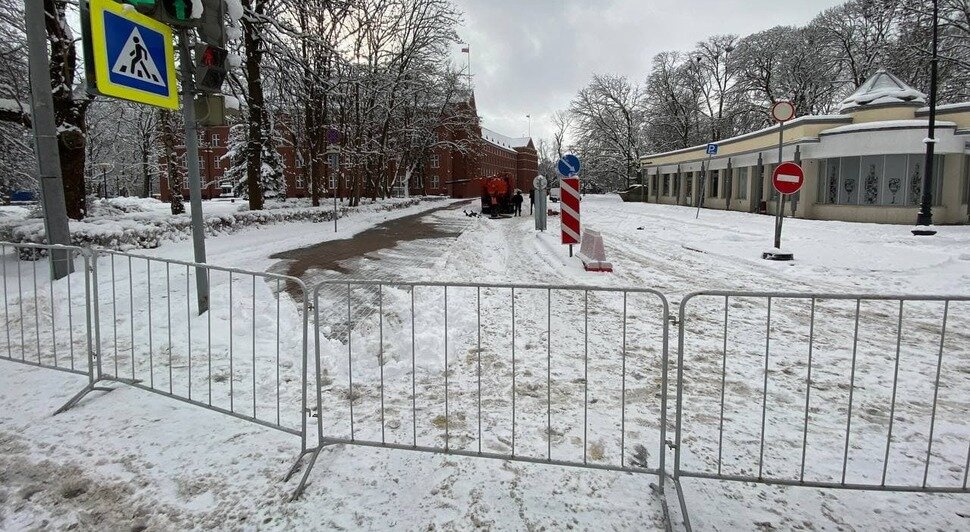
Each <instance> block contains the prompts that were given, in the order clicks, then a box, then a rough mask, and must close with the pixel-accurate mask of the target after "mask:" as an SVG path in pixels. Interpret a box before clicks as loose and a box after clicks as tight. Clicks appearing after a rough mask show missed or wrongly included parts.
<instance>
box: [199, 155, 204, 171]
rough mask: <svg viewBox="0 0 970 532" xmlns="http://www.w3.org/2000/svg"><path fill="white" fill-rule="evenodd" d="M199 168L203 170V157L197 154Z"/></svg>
mask: <svg viewBox="0 0 970 532" xmlns="http://www.w3.org/2000/svg"><path fill="white" fill-rule="evenodd" d="M199 170H202V171H203V172H204V171H205V157H203V156H201V155H200V156H199Z"/></svg>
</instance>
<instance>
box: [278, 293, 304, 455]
mask: <svg viewBox="0 0 970 532" xmlns="http://www.w3.org/2000/svg"><path fill="white" fill-rule="evenodd" d="M303 292H304V293H303V304H304V305H305V304H306V303H307V301H306V300H307V298H308V297H310V294H307V293H306V291H305V290H304V291H303ZM281 299H283V292H282V291H281V290H280V280H279V279H278V278H277V279H276V424H277V425H279V424H280V300H281ZM303 319H304V321H306V320H308V319H309V316H307V313H306V312H305V311H304V312H303ZM305 329H306V326H305V325H304V331H303V334H304V336H306V330H305ZM304 341H305V340H304ZM306 349H307V348H306V346H305V345H304V346H303V352H304V353H306ZM303 366H304V367H303V374H302V378H303V380H304V383H303V389H304V390H305V389H306V382H305V381H306V372H307V368H306V361H305V360H304V363H303ZM301 411H302V412H304V414H303V415H302V416H301V417H302V418H303V439H304V440H306V393H305V392H304V394H303V407H302V410H301ZM304 450H306V449H305V448H304Z"/></svg>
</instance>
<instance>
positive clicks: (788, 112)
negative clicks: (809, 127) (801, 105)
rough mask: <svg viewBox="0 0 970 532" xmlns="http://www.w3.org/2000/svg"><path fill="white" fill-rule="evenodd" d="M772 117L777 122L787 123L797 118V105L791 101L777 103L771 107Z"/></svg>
mask: <svg viewBox="0 0 970 532" xmlns="http://www.w3.org/2000/svg"><path fill="white" fill-rule="evenodd" d="M771 117H772V118H774V119H775V121H777V122H787V121H789V120H791V119H792V118H795V104H793V103H791V102H789V101H787V100H786V101H780V102H775V105H772V106H771Z"/></svg>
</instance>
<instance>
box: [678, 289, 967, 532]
mask: <svg viewBox="0 0 970 532" xmlns="http://www.w3.org/2000/svg"><path fill="white" fill-rule="evenodd" d="M968 325H970V297H942V296H940V297H933V296H926V297H921V296H882V295H844V294H799V293H780V292H762V293H754V292H726V291H719V292H699V293H693V294H690V295H688V296H687V297H685V298H684V300H683V302H682V303H681V306H680V317H679V328H680V330H679V342H678V357H677V385H676V390H677V407H676V410H677V425H676V436H675V438H676V443H675V446H676V451H675V458H674V471H673V474H674V479H675V482H674V484H675V487H676V489H677V493H678V498H679V500H680V505H681V510H682V513H683V516H684V520H685V524H686V526H687V528H688V529H690V522H689V519H688V517H687V507H686V503H685V501H684V496H683V490H682V489H681V485H680V481H681V479H682V478H685V477H687V478H700V479H717V480H733V481H744V482H757V483H765V484H781V485H792V486H812V487H818V488H843V489H860V490H887V491H901V492H960V493H967V492H968V489H967V477H968V471H970V447H968V436H970V420H968V418H967V412H968V411H970V380H968V379H967V378H966V376H965V372H966V363H967V361H968V360H970V338H968V335H970V333H968V331H970V327H968Z"/></svg>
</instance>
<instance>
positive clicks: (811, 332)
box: [798, 297, 815, 482]
mask: <svg viewBox="0 0 970 532" xmlns="http://www.w3.org/2000/svg"><path fill="white" fill-rule="evenodd" d="M814 348H815V298H814V297H813V298H812V310H811V314H810V315H809V322H808V371H807V373H806V374H805V425H804V427H803V428H802V465H801V471H800V473H799V475H798V478H799V480H800V481H801V482H804V481H805V455H806V454H807V451H808V411H809V405H810V404H811V397H812V354H813V351H814Z"/></svg>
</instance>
